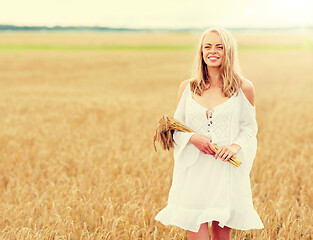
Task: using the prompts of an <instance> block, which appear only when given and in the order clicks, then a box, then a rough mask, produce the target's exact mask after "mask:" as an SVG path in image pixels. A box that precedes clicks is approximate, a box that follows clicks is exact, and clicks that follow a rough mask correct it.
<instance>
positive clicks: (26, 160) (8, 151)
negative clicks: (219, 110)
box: [0, 32, 313, 240]
mask: <svg viewBox="0 0 313 240" xmlns="http://www.w3.org/2000/svg"><path fill="white" fill-rule="evenodd" d="M234 35H235V37H236V39H237V41H238V44H239V45H241V46H243V47H242V48H239V49H241V50H240V51H239V58H240V63H241V67H242V70H243V73H244V75H245V76H246V78H248V79H250V80H251V81H252V82H253V84H254V87H255V91H256V96H255V105H256V112H257V122H258V126H259V132H258V152H257V156H256V159H255V161H254V165H253V168H252V171H251V175H250V176H251V187H252V193H253V202H254V207H255V209H256V210H257V212H258V213H259V215H260V217H261V219H262V221H263V223H264V226H265V228H264V229H262V230H250V231H237V230H233V235H232V239H257V240H258V239H264V240H269V239H272V240H273V239H278V240H285V239H307V240H309V239H313V218H312V216H313V188H312V180H311V179H312V178H313V161H312V153H313V144H312V139H313V125H312V120H313V117H312V105H313V95H312V89H313V79H312V74H311V69H312V66H313V48H312V46H313V43H312V41H313V39H312V33H297V32H288V33H287V32H281V33H280V32H278V33H273V32H268V33H253V32H251V33H249V32H238V33H234ZM199 37H200V34H199V33H194V34H187V33H172V34H161V33H150V34H148V33H144V34H143V33H140V34H135V33H131V34H124V33H123V34H117V33H0V48H1V46H5V47H3V49H2V50H1V51H0V74H1V75H0V76H1V77H0V110H1V118H0V128H1V131H0V143H1V145H0V146H1V149H0V202H1V204H0V239H110V240H113V239H147V240H148V239H187V234H186V231H185V230H182V229H180V228H178V227H174V226H163V225H162V224H161V223H159V222H157V221H155V220H154V217H155V215H156V214H157V213H158V212H159V211H160V210H161V209H162V208H164V207H165V206H166V203H167V197H168V192H169V189H170V185H171V181H172V171H173V154H172V151H171V152H165V151H162V150H161V148H160V147H159V148H158V149H159V151H158V152H154V148H153V144H152V138H153V135H154V131H155V128H156V126H157V122H158V120H159V118H160V116H161V115H162V114H173V113H174V111H175V108H176V104H177V90H178V86H179V84H180V82H181V81H182V80H185V79H187V78H189V77H190V70H191V66H192V63H193V57H194V54H195V51H193V50H190V49H187V50H186V49H185V50H184V49H180V50H179V49H178V50H177V49H176V50H175V49H169V50H166V49H161V50H155V49H150V50H149V49H148V50H134V49H131V48H130V49H125V50H118V49H117V50H103V49H102V50H101V49H97V48H96V49H88V47H89V46H96V47H97V46H100V45H108V44H109V45H110V44H111V45H112V44H113V45H114V44H118V45H119V46H122V45H128V46H131V45H145V44H149V45H171V46H172V45H175V44H178V45H184V44H185V45H188V46H193V45H194V46H195V47H196V45H197V44H198V39H199ZM23 44H24V45H25V46H24V47H23V48H22V49H18V48H17V49H14V48H15V47H16V46H19V45H23ZM51 44H53V45H57V46H65V45H75V46H78V48H77V49H74V50H73V49H72V50H60V49H56V50H53V49H52V50H51V49H48V47H47V46H49V45H51ZM7 45H10V47H6V46H7ZM30 45H32V46H37V45H41V46H45V47H43V49H40V48H39V49H35V50H32V49H29V48H30V47H29V46H30ZM249 45H251V46H253V47H251V48H249V47H244V46H249ZM272 45H275V46H279V45H288V46H291V45H292V46H295V47H294V48H291V49H275V47H272V48H270V49H268V48H267V47H266V46H272ZM81 46H87V47H86V49H84V48H80V47H81ZM255 46H262V47H261V48H257V47H255ZM252 237H253V238H252Z"/></svg>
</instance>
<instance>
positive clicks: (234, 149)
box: [214, 144, 241, 162]
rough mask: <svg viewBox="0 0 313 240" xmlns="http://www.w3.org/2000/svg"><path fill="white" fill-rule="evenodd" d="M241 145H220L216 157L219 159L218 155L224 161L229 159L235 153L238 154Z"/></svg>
mask: <svg viewBox="0 0 313 240" xmlns="http://www.w3.org/2000/svg"><path fill="white" fill-rule="evenodd" d="M240 149H241V147H240V146H239V145H238V144H232V145H229V146H224V145H222V146H220V147H219V149H218V150H217V151H216V153H215V155H214V157H215V159H217V158H218V157H220V158H222V160H223V161H224V162H226V161H228V160H229V159H230V158H231V157H232V156H233V155H236V154H237V153H238V152H239V150H240Z"/></svg>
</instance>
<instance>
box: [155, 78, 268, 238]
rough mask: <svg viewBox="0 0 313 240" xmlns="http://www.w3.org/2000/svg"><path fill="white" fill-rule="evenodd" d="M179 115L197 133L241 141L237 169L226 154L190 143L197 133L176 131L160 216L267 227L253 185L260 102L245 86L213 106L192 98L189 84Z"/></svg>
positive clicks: (185, 223) (194, 225)
mask: <svg viewBox="0 0 313 240" xmlns="http://www.w3.org/2000/svg"><path fill="white" fill-rule="evenodd" d="M174 117H175V118H176V119H177V120H179V121H181V122H182V123H183V124H185V125H186V126H188V127H189V128H191V129H192V130H194V131H195V132H196V133H199V134H203V135H206V136H209V137H210V139H212V142H213V143H215V144H216V145H217V146H221V145H231V144H232V143H236V144H239V145H240V146H241V149H240V150H239V152H238V153H237V154H236V156H237V157H238V158H239V159H240V160H241V161H242V164H241V166H239V167H238V168H235V167H234V166H232V165H231V164H230V163H229V162H223V161H222V160H221V158H217V159H215V158H214V156H212V155H210V154H204V153H202V152H201V151H200V150H198V149H197V148H196V147H195V146H194V145H193V144H191V143H188V141H189V139H190V137H191V136H192V135H193V134H195V133H185V132H179V131H175V132H174V136H173V138H174V141H175V144H174V170H173V179H172V186H171V188H170V191H169V197H168V203H167V206H166V207H165V208H164V209H162V210H161V211H160V212H159V213H158V214H157V215H156V217H155V220H157V221H160V222H161V223H163V224H164V225H173V226H178V227H180V228H183V229H185V230H190V231H193V232H198V231H199V228H200V225H201V224H202V223H205V222H209V223H210V224H212V221H213V220H215V221H218V222H219V226H220V227H224V226H227V227H230V228H233V229H239V230H248V229H261V228H264V226H263V223H262V221H261V219H260V217H259V215H258V214H257V212H256V211H255V209H254V207H253V202H252V193H251V186H250V176H249V175H250V171H251V168H252V164H253V161H254V158H255V155H256V149H257V138H256V135H257V131H258V125H257V122H256V117H255V107H254V106H252V105H251V104H250V102H249V101H248V99H247V98H246V97H245V95H244V93H243V92H242V90H241V89H239V93H238V95H236V94H234V95H233V96H232V97H230V98H229V99H228V100H227V101H226V102H224V103H222V104H220V105H218V106H216V107H214V108H213V109H211V110H209V109H207V108H205V107H203V106H202V105H200V104H199V103H198V102H196V101H195V100H194V99H193V97H192V91H191V88H190V83H189V84H187V86H186V88H185V89H184V92H183V94H182V97H181V99H180V102H179V104H178V106H177V109H176V111H175V114H174Z"/></svg>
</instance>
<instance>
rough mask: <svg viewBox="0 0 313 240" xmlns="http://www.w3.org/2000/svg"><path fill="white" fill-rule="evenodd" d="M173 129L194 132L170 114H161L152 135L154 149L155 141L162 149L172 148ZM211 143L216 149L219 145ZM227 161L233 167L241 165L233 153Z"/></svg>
mask: <svg viewBox="0 0 313 240" xmlns="http://www.w3.org/2000/svg"><path fill="white" fill-rule="evenodd" d="M175 130H177V131H180V132H195V131H193V130H192V129H190V128H188V127H187V126H185V125H184V124H182V123H181V122H180V121H178V120H177V119H175V118H173V117H172V116H169V115H163V116H162V117H161V119H160V120H159V125H158V127H157V129H156V131H155V135H154V137H153V146H154V150H155V151H157V149H156V146H155V142H156V141H158V142H159V143H160V144H161V145H162V147H163V149H164V150H170V149H171V148H174V139H173V134H174V131H175ZM212 144H213V146H214V147H215V149H216V150H218V149H219V147H218V146H217V145H216V144H214V143H212ZM228 162H229V163H231V164H232V165H233V166H234V167H239V166H240V165H241V161H240V159H239V158H237V157H236V156H235V155H233V156H232V157H230V158H229V159H228Z"/></svg>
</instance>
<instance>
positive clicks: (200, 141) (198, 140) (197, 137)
mask: <svg viewBox="0 0 313 240" xmlns="http://www.w3.org/2000/svg"><path fill="white" fill-rule="evenodd" d="M189 142H190V143H192V144H193V145H194V146H195V147H196V148H198V149H199V150H200V151H201V152H202V153H204V154H211V155H215V152H216V151H217V150H216V149H215V148H214V146H213V144H212V140H211V139H210V138H208V137H207V136H205V135H202V134H197V133H196V134H193V135H192V136H191V138H190V140H189Z"/></svg>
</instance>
